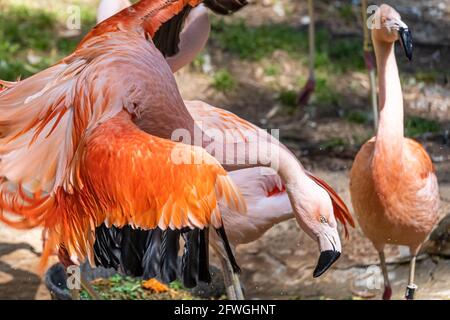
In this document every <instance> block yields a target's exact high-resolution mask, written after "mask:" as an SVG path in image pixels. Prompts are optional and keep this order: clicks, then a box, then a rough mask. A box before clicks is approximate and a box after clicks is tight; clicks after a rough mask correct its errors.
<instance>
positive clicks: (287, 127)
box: [0, 0, 450, 299]
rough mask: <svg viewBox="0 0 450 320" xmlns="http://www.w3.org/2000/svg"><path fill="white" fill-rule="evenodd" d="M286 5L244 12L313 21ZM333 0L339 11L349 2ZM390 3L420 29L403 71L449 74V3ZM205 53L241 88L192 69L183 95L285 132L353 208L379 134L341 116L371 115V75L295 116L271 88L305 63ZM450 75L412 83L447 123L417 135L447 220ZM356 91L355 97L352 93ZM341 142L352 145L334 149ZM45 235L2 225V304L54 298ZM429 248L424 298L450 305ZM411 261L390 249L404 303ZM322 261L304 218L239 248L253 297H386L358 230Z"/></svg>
mask: <svg viewBox="0 0 450 320" xmlns="http://www.w3.org/2000/svg"><path fill="white" fill-rule="evenodd" d="M278 2H280V3H282V4H283V5H285V9H286V12H290V14H287V16H277V15H276V14H274V12H275V11H276V10H275V9H274V8H276V5H277V4H276V3H277V0H264V1H256V3H257V4H256V5H253V6H251V8H252V10H251V11H243V12H242V13H239V17H240V18H245V20H246V22H247V23H249V24H254V25H259V24H262V23H267V22H275V23H276V22H280V21H288V22H289V23H290V24H292V25H299V24H300V22H299V21H300V20H299V17H303V16H304V15H305V14H306V7H305V2H304V1H291V2H289V3H288V2H287V1H284V0H280V1H278ZM318 2H319V5H318V16H319V20H320V21H321V22H320V23H321V24H324V25H325V26H326V27H328V28H329V30H330V32H332V33H333V34H334V35H335V36H343V35H344V36H351V37H360V34H359V31H358V25H357V21H355V22H354V23H351V22H350V23H344V22H342V19H332V18H333V14H335V11H334V9H333V8H330V6H327V5H325V4H324V3H326V2H325V1H318ZM334 2H335V4H336V5H335V6H334V7H339V6H338V4H339V3H341V4H342V3H344V1H334ZM375 2H376V1H375ZM388 2H389V1H388ZM438 2H439V3H438ZM390 3H393V4H395V5H398V6H400V8H399V9H401V10H400V11H401V13H402V14H405V15H407V17H408V19H409V20H410V21H411V23H412V24H413V25H414V24H415V23H416V24H417V26H419V27H418V28H417V29H418V30H419V31H420V32H419V33H418V36H417V39H418V41H417V50H416V54H417V56H418V57H419V58H418V59H417V60H416V61H417V62H416V64H409V65H407V64H405V63H403V62H402V63H401V64H400V69H401V72H402V74H406V75H412V74H414V73H415V72H416V71H417V69H419V68H420V69H421V70H422V69H426V70H431V71H433V72H435V71H441V70H448V67H450V65H449V61H450V60H449V59H447V58H448V57H449V56H450V38H449V34H448V33H445V32H442V30H445V29H447V30H448V26H447V27H444V29H441V32H438V31H437V30H439V28H438V26H440V27H441V28H443V27H442V23H446V24H450V1H418V0H416V1H390ZM411 4H413V5H411ZM441 4H443V5H441ZM433 8H434V9H433ZM277 12H278V11H277ZM325 17H328V18H327V20H326V21H332V22H326V21H325ZM436 19H437V20H436ZM419 23H420V24H419ZM439 23H441V24H440V25H439ZM424 25H425V27H420V26H424ZM206 53H207V55H209V57H210V58H211V65H212V68H213V69H218V68H220V67H221V66H224V65H225V66H226V67H227V68H228V69H229V70H231V72H232V74H233V76H234V77H235V79H236V80H237V83H238V86H237V88H236V89H235V90H233V91H232V92H227V93H222V92H217V91H216V90H214V89H213V88H212V86H211V76H210V74H208V72H204V71H202V70H198V68H194V67H189V68H186V69H184V70H182V71H180V72H179V73H178V74H177V81H178V83H179V85H180V90H181V92H182V94H183V97H185V98H186V99H201V100H204V101H207V102H209V103H211V104H213V105H215V106H218V107H224V108H227V109H230V110H232V111H233V112H235V113H237V114H238V115H240V116H242V117H244V118H245V119H248V120H250V121H252V122H254V123H255V124H258V125H260V126H261V127H263V128H279V129H280V134H281V139H282V140H283V142H285V143H286V145H287V146H289V147H290V148H291V149H292V150H293V151H294V153H295V154H296V155H297V156H298V157H299V159H300V160H301V161H302V163H303V164H304V165H305V166H306V167H307V168H308V169H309V170H311V171H313V172H314V173H315V174H317V175H318V176H319V177H321V178H323V179H325V180H326V181H328V182H329V183H330V184H331V185H332V186H333V187H334V188H335V189H336V190H337V191H338V193H339V194H340V195H341V196H342V197H343V198H344V200H345V201H346V203H347V204H350V198H349V191H348V172H349V169H350V167H351V164H352V159H353V157H354V155H355V154H356V152H357V150H358V148H359V145H360V144H361V143H362V142H364V140H365V139H367V138H368V137H370V136H372V135H373V129H372V127H371V124H370V123H365V124H358V123H352V122H349V121H346V120H345V119H344V118H343V117H342V116H340V115H341V114H343V113H344V112H346V111H347V110H349V109H355V110H363V111H366V112H367V111H368V110H370V108H369V104H368V102H367V96H368V91H367V90H368V77H367V75H366V73H364V72H351V73H348V74H346V75H345V76H344V78H343V79H342V81H339V82H338V83H336V84H335V85H336V89H337V90H338V91H339V92H341V93H342V96H343V100H341V101H340V102H339V104H338V105H330V106H329V107H328V108H320V109H319V108H314V101H313V103H312V104H313V105H312V106H310V107H308V108H307V109H305V110H296V111H295V112H294V113H289V114H287V113H286V112H283V111H282V109H283V107H282V106H280V105H279V103H278V101H277V99H276V98H275V96H276V91H275V90H274V89H273V85H272V84H273V82H274V81H276V82H277V86H282V87H287V88H290V89H293V90H296V89H297V87H296V80H295V79H296V78H297V76H298V75H299V74H306V69H305V66H304V64H300V63H299V62H298V61H296V60H295V59H293V58H292V57H289V56H288V55H286V54H285V53H284V52H275V53H274V54H273V56H272V57H271V58H270V59H266V60H263V61H259V62H249V61H242V60H237V59H232V57H231V56H230V55H229V54H228V53H226V52H225V53H223V52H220V51H219V50H217V48H215V47H214V43H212V44H210V45H209V47H208V49H207V52H206ZM446 57H447V58H446ZM271 61H277V62H279V63H280V65H281V75H280V76H278V77H277V78H276V79H273V78H271V77H270V76H267V75H264V70H263V68H264V66H266V65H267V64H270V63H271ZM447 77H448V73H447V74H446V73H445V71H443V72H440V73H439V76H438V77H437V79H436V81H433V82H432V83H422V82H415V81H409V82H408V81H407V82H406V83H404V96H405V102H406V105H405V109H406V113H407V114H408V115H416V116H422V117H426V118H429V119H434V120H438V121H439V122H440V124H441V130H440V131H439V132H437V133H433V134H425V135H422V136H419V137H418V138H417V139H418V140H419V141H420V142H421V143H423V144H424V145H425V147H426V148H427V150H428V152H429V153H430V154H431V156H432V158H433V161H434V164H435V166H436V170H437V174H438V178H439V183H440V192H441V199H442V206H441V211H440V215H441V218H444V217H445V216H447V215H450V141H449V130H450V125H449V123H450V87H449V84H448V78H447ZM350 86H351V87H352V88H353V89H352V90H349V89H348V88H349V87H350ZM355 86H356V89H355V88H354V87H355ZM336 139H340V140H342V141H344V143H339V144H338V145H329V144H327V143H326V142H329V141H330V140H331V141H334V140H336ZM324 142H325V143H324ZM324 144H325V146H324ZM40 236H41V231H40V230H32V231H26V232H23V231H14V230H11V229H10V228H7V227H5V226H3V225H0V299H49V298H50V295H49V293H48V292H47V290H46V289H45V287H44V286H43V285H42V281H41V276H40V275H39V272H38V270H37V265H38V262H39V252H40V251H41V246H42V244H41V240H40ZM425 247H426V251H425V252H424V254H423V255H422V256H421V259H420V261H419V262H418V267H417V271H416V274H417V281H416V282H417V284H418V285H419V291H418V292H417V297H418V298H420V299H450V244H449V243H448V242H447V243H442V247H441V248H440V249H439V250H436V249H435V248H434V247H433V246H432V243H429V244H428V245H426V246H425ZM430 253H433V254H430ZM406 257H407V251H406V250H404V248H398V247H389V248H388V250H387V260H388V262H389V271H390V277H391V280H392V284H393V289H394V298H402V295H403V294H404V289H405V285H406V278H407V269H408V263H407V260H405V258H406ZM317 258H318V250H317V247H316V245H315V244H314V243H313V242H312V241H311V240H310V239H309V238H307V236H306V235H305V234H304V233H303V232H301V231H300V230H299V229H298V227H297V224H296V223H295V221H287V222H284V223H281V224H279V225H277V226H275V227H274V228H272V229H271V230H270V231H269V232H268V233H267V234H265V235H264V236H263V237H262V238H261V239H260V240H258V241H256V242H254V243H251V244H249V245H245V246H241V247H240V248H239V249H238V261H239V262H240V265H241V266H242V268H243V273H242V281H243V283H244V287H245V291H246V295H247V297H249V298H255V299H256V298H276V299H277V298H278V299H280V298H281V299H282V298H293V299H327V298H330V299H350V298H352V297H354V295H353V292H355V291H358V292H359V293H362V292H363V291H364V290H367V292H366V293H367V294H368V296H369V295H370V294H376V296H375V298H379V297H380V291H379V290H377V285H376V284H377V283H376V282H377V281H375V282H374V281H373V279H375V280H376V279H378V277H377V276H375V278H374V277H367V276H369V275H370V274H371V273H375V274H376V272H377V270H378V269H377V268H376V267H373V265H374V264H376V263H377V262H378V260H377V255H376V252H375V250H374V249H373V247H372V245H371V244H370V242H369V241H368V240H367V239H366V238H365V237H364V236H363V235H362V233H361V231H360V230H359V229H358V228H356V229H354V230H351V232H350V238H349V239H348V240H344V241H343V255H342V257H341V259H340V260H339V262H338V263H337V264H336V265H335V267H334V268H333V269H332V270H330V271H329V272H327V273H326V274H325V275H324V276H322V277H321V278H319V279H313V278H312V271H313V268H314V266H315V263H316V261H317ZM371 266H372V267H371ZM373 282H374V283H373ZM368 287H369V289H368ZM352 291H353V292H352Z"/></svg>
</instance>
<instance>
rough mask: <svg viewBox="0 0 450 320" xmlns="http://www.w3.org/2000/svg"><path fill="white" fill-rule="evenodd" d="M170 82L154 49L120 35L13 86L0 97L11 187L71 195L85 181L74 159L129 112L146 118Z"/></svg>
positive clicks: (6, 180)
mask: <svg viewBox="0 0 450 320" xmlns="http://www.w3.org/2000/svg"><path fill="white" fill-rule="evenodd" d="M155 65H158V66H159V65H161V66H163V67H164V66H165V69H164V68H162V67H160V68H155ZM163 71H165V73H164V72H163ZM153 74H156V76H155V77H153V78H152V75H153ZM166 74H167V77H169V79H168V81H170V80H171V78H170V77H172V75H171V72H170V68H169V67H168V66H167V65H166V64H165V62H164V59H163V57H162V56H161V54H160V53H159V52H158V51H157V49H156V48H155V47H154V46H152V45H149V43H148V42H147V41H146V40H145V39H143V38H141V37H139V36H133V35H129V34H126V33H124V32H121V33H120V32H118V33H115V34H114V36H113V37H112V36H110V35H105V36H103V37H99V38H95V39H92V40H91V41H90V42H89V43H87V44H86V45H85V46H84V47H83V48H81V49H79V50H77V51H76V52H75V53H74V54H72V55H71V56H69V57H67V58H66V59H64V60H63V61H62V62H60V63H59V64H57V65H55V66H53V67H50V68H49V69H47V70H44V71H42V72H40V73H38V74H36V75H34V76H32V77H30V78H28V79H25V80H23V81H20V82H17V83H15V84H13V83H4V82H2V84H3V85H5V86H6V90H3V91H2V92H1V93H0V159H1V161H0V177H1V178H2V180H3V184H8V185H9V187H13V188H17V186H18V185H19V184H20V185H21V186H22V187H23V188H24V189H25V190H26V191H28V192H41V193H53V192H55V190H56V189H57V188H58V187H59V186H63V187H64V189H65V190H66V191H69V192H70V190H71V189H72V188H73V187H74V184H75V183H76V181H77V179H76V176H74V171H73V164H74V163H75V162H74V159H76V158H77V157H78V156H79V147H80V146H81V145H82V144H83V143H84V139H85V136H86V134H87V133H89V132H90V131H92V130H93V129H94V128H95V127H96V126H97V124H98V123H100V122H103V121H105V120H107V119H110V118H111V117H113V116H115V115H116V114H117V113H119V112H120V111H121V110H123V109H126V110H128V111H130V112H132V113H139V110H138V109H139V108H140V107H142V105H148V104H149V103H147V104H146V102H147V101H148V100H149V99H153V100H155V99H156V98H152V97H154V95H152V94H151V92H155V91H158V85H159V86H162V85H163V83H162V81H160V79H161V78H162V77H166ZM142 79H145V81H143V80H142ZM152 81H153V82H152ZM152 89H153V90H154V91H151V90H152ZM153 100H152V101H153ZM150 104H151V103H150Z"/></svg>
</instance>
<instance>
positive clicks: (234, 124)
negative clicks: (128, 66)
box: [98, 0, 354, 299]
mask: <svg viewBox="0 0 450 320" xmlns="http://www.w3.org/2000/svg"><path fill="white" fill-rule="evenodd" d="M217 2H219V1H217ZM226 2H227V1H225V3H226ZM105 3H111V2H110V1H106V0H104V1H103V2H102V3H101V4H100V7H99V12H98V20H99V21H102V18H103V17H110V16H112V15H114V14H115V13H116V11H115V10H116V8H115V7H114V6H105V5H104V4H105ZM100 11H101V12H100ZM229 12H230V11H227V12H226V13H229ZM222 13H223V12H222ZM183 18H185V22H184V27H183V29H182V31H181V32H180V29H179V28H177V26H179V25H180V23H177V24H173V23H172V26H171V27H172V28H173V29H175V30H170V29H168V28H166V26H163V27H162V28H165V30H166V33H167V34H169V35H171V36H172V37H173V36H175V37H176V35H177V33H180V35H179V37H180V41H179V42H180V45H179V48H178V49H179V50H172V51H178V53H177V54H175V55H174V56H171V57H167V58H166V59H167V62H168V64H169V65H170V66H171V68H172V71H173V72H176V71H177V70H179V69H180V68H181V67H183V66H185V65H186V64H188V63H190V62H191V61H192V60H193V59H194V57H195V56H196V54H197V53H198V52H200V51H201V50H202V49H203V47H204V45H205V43H206V39H207V38H208V35H209V31H210V26H209V20H208V14H207V10H206V8H205V7H204V6H202V5H200V6H198V7H196V8H194V9H192V11H191V12H190V13H188V15H187V16H185V17H183ZM169 27H170V25H169ZM155 44H156V45H157V46H158V44H157V43H156V42H155ZM158 48H159V49H160V50H162V51H163V52H166V50H165V48H160V47H158ZM184 103H185V105H186V107H187V110H188V111H189V113H190V114H191V116H192V117H193V119H194V120H195V121H196V122H197V123H198V124H199V126H203V129H204V130H205V131H208V130H226V129H231V130H235V131H236V133H237V134H238V135H240V136H244V135H246V134H247V135H250V136H252V137H256V136H262V138H263V139H269V140H270V139H271V138H268V137H267V134H265V133H264V132H263V131H262V130H261V129H259V128H257V127H256V126H254V125H252V124H250V123H248V122H246V121H245V120H242V119H239V118H238V117H237V116H235V115H234V114H232V113H230V112H227V111H225V110H223V109H219V108H214V107H212V106H210V105H208V104H206V103H204V102H202V101H184ZM272 140H273V139H272ZM273 143H274V144H279V142H278V141H273ZM281 147H282V148H284V149H285V147H284V146H281ZM287 155H288V157H289V158H292V156H291V155H290V154H289V153H287ZM266 172H267V171H266ZM251 174H254V177H251V176H249V175H251ZM271 175H274V177H270V176H271ZM308 175H309V176H310V177H313V179H315V181H316V182H318V181H320V183H319V184H320V186H321V187H322V188H324V189H326V190H327V191H329V192H330V195H332V197H333V206H334V207H335V209H334V210H335V214H336V215H340V216H339V218H340V220H341V222H343V223H345V222H346V220H348V221H349V222H350V224H351V225H354V224H353V220H352V219H351V216H350V215H349V213H348V210H347V208H346V206H345V204H344V203H343V201H342V200H341V199H340V198H339V197H338V196H337V195H336V194H335V193H334V191H333V190H332V189H331V188H330V187H329V186H328V185H326V183H325V182H323V181H321V180H319V179H317V178H315V177H314V176H312V175H311V174H308ZM230 176H231V177H232V178H233V180H236V181H239V182H240V183H239V184H238V187H239V188H240V187H241V186H243V188H244V189H245V190H247V191H248V192H249V193H248V194H246V196H245V198H246V200H247V201H246V202H247V204H248V205H249V202H250V203H251V204H254V205H249V208H248V217H251V218H249V219H231V218H230V219H227V221H228V222H229V225H228V226H227V227H228V228H229V229H232V230H239V232H240V234H241V236H239V237H231V239H235V240H231V241H232V242H233V243H235V244H236V245H237V244H239V243H248V242H251V241H254V240H256V239H257V238H259V237H260V236H261V235H262V234H263V233H264V232H265V231H266V230H268V229H269V228H270V227H272V226H273V225H275V224H276V223H277V222H280V221H284V220H285V219H289V218H291V217H293V215H292V209H291V206H290V203H289V200H288V196H287V194H286V192H285V191H283V192H281V191H280V192H281V193H282V195H283V196H282V197H281V198H278V197H273V198H270V199H267V194H266V192H265V191H267V190H265V191H264V190H262V189H261V188H260V185H261V184H263V185H265V183H266V184H269V186H268V188H269V187H270V188H272V189H274V188H275V186H273V185H271V183H272V184H273V182H274V181H278V186H280V185H281V180H279V179H280V178H279V177H278V176H277V175H276V174H275V172H272V173H271V174H270V175H268V176H262V175H261V174H259V171H258V170H255V169H253V170H252V169H250V170H239V171H236V172H232V173H230ZM241 176H243V177H244V178H242V177H241ZM275 177H278V180H277V179H276V178H275ZM252 178H253V179H252ZM246 181H252V182H253V184H250V185H249V186H248V185H247V184H246V183H245V182H246ZM240 189H241V188H240ZM272 189H271V190H272ZM251 190H253V192H254V193H252V192H251ZM271 192H272V191H270V190H269V194H270V193H271ZM278 199H283V200H284V201H285V203H284V206H281V208H284V207H289V209H282V210H281V211H280V210H277V209H276V206H275V205H269V207H270V208H271V210H267V209H266V210H264V208H261V207H260V205H261V203H262V202H264V201H268V202H270V201H279V200H278ZM250 200H251V201H250ZM281 208H280V209H281ZM269 211H270V212H269ZM221 212H223V213H224V216H227V217H228V216H231V214H230V211H229V208H226V207H221ZM258 217H259V218H258ZM262 217H266V218H265V219H262ZM254 219H256V220H258V219H259V220H260V223H256V224H255V223H253V222H252V220H254ZM298 220H299V222H300V221H301V223H300V226H301V228H302V229H304V230H305V231H306V232H307V233H308V234H309V235H311V236H312V237H313V239H316V240H318V239H319V238H320V237H319V238H318V237H317V233H314V232H313V231H312V230H314V229H317V228H316V226H315V224H319V222H318V221H317V220H316V219H313V220H311V217H307V218H306V217H304V216H298ZM305 220H306V221H308V220H309V221H312V225H311V222H310V223H309V224H308V223H305ZM237 222H240V224H237ZM328 231H329V232H331V233H333V232H334V233H333V234H331V233H329V234H326V232H325V231H323V232H322V235H324V236H325V237H329V238H330V239H333V238H334V239H337V240H336V241H337V242H336V243H333V244H332V245H330V243H329V242H328V243H327V242H326V241H323V240H321V241H318V242H319V248H320V249H321V252H325V251H328V250H330V249H332V248H339V249H336V250H337V251H339V252H340V240H339V237H338V234H337V231H336V230H335V229H333V228H332V229H330V230H328ZM101 233H102V239H99V240H101V241H103V242H105V243H104V244H101V245H100V242H101V241H99V246H102V248H103V249H107V248H109V249H108V250H106V252H105V250H99V251H100V252H99V256H101V257H102V258H101V259H99V260H100V263H101V262H104V264H103V266H105V267H113V268H116V269H118V268H122V269H124V271H125V273H128V274H132V275H135V276H142V275H144V277H145V278H148V277H150V275H151V276H155V275H156V274H157V273H158V272H157V271H156V270H155V267H154V266H150V268H153V269H152V271H151V272H149V271H145V269H148V268H149V266H145V265H143V261H142V260H143V256H144V254H145V252H153V251H154V250H153V248H151V247H148V246H147V239H148V238H149V237H150V238H151V237H155V235H154V232H142V231H131V230H129V228H128V229H127V230H122V231H121V230H118V229H114V230H110V229H106V228H103V230H101ZM149 234H150V235H149ZM322 237H323V236H322ZM131 239H132V240H131ZM237 239H239V240H237ZM139 242H141V243H140V244H136V243H139ZM132 243H134V244H135V245H136V246H137V248H136V247H134V244H133V245H132ZM211 244H212V247H213V248H214V249H215V251H216V252H217V253H218V256H219V257H221V263H222V270H223V272H224V278H225V282H226V287H227V293H228V297H229V298H231V299H242V298H243V294H242V291H241V288H240V283H239V281H238V278H237V275H236V274H235V273H233V269H232V268H231V266H230V265H229V263H228V262H227V260H226V259H225V257H226V256H225V255H224V252H223V248H221V247H220V245H219V244H218V242H217V241H215V242H212V243H211ZM130 246H133V247H132V248H130ZM119 248H120V249H119ZM118 249H119V250H118ZM336 250H334V251H336ZM102 251H103V252H102ZM128 252H138V253H139V254H137V255H136V256H134V255H131V256H132V257H131V262H130V261H125V260H124V258H121V255H122V254H126V256H127V258H128V259H130V256H129V254H128ZM110 256H114V259H111V258H110ZM326 256H327V254H324V255H323V256H322V257H321V258H320V259H321V260H322V261H327V263H325V264H323V263H318V267H317V268H316V271H315V272H314V275H315V276H316V277H317V276H319V275H321V274H322V273H323V272H325V271H326V270H327V269H328V268H329V267H330V266H331V264H332V262H334V261H333V259H330V258H328V259H325V257H326ZM337 256H338V255H336V256H335V258H336V257H337ZM320 259H319V260H320ZM336 259H337V258H336ZM120 261H122V262H120ZM136 266H137V267H136ZM157 266H158V264H157V263H156V268H157ZM164 280H165V281H169V280H170V279H167V278H166V279H164Z"/></svg>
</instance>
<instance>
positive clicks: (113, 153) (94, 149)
mask: <svg viewBox="0 0 450 320" xmlns="http://www.w3.org/2000/svg"><path fill="white" fill-rule="evenodd" d="M177 157H181V158H182V159H183V160H186V161H185V162H180V163H178V162H177V161H178V160H177V159H179V158H177ZM76 161H77V164H76V165H75V172H76V174H75V175H76V177H77V179H78V183H77V184H76V187H74V188H73V189H72V190H71V192H68V191H66V190H64V188H62V187H60V188H58V189H57V190H56V192H55V193H54V194H49V195H40V194H32V195H27V193H26V192H23V190H22V189H21V188H19V189H18V190H17V191H8V190H5V189H3V190H2V193H1V202H0V205H1V209H2V212H4V211H8V212H10V213H12V214H14V215H15V216H18V217H20V220H17V219H16V220H14V221H12V220H10V219H8V218H7V217H6V216H5V215H4V214H2V215H1V216H0V219H1V220H3V221H4V222H6V223H8V224H10V225H13V226H16V227H23V228H30V227H33V226H35V225H43V226H44V228H45V229H46V232H47V242H46V245H45V250H44V254H43V263H45V262H46V259H47V258H48V256H49V254H50V253H51V252H53V251H54V250H55V249H58V248H59V247H60V246H64V248H65V249H66V250H67V252H68V255H69V256H70V257H75V258H76V260H78V261H83V260H84V259H85V258H86V257H88V258H89V259H90V261H91V262H93V261H94V251H93V248H92V246H93V244H94V241H95V237H94V236H95V229H96V227H98V226H99V225H101V224H102V223H105V224H106V225H107V226H113V225H114V226H117V227H123V226H126V225H129V226H131V227H134V228H141V229H155V228H159V229H160V230H168V229H170V230H191V229H195V230H204V229H205V228H206V227H208V226H210V225H212V226H213V227H214V228H216V229H217V230H220V231H221V230H222V229H221V228H222V222H221V217H220V212H219V209H218V207H217V201H219V200H221V199H222V198H223V199H224V200H225V201H226V203H227V205H228V206H230V207H231V208H234V210H236V211H237V212H245V210H246V206H245V201H244V199H243V198H242V196H241V194H240V192H239V191H238V190H237V188H236V187H235V185H234V184H233V182H232V181H231V180H230V178H229V177H228V176H227V174H226V172H225V171H224V169H223V168H222V167H221V166H220V165H219V163H218V162H217V161H216V160H215V159H214V158H212V157H211V156H210V155H209V154H207V153H206V151H204V150H203V149H201V148H198V147H193V146H189V145H184V144H180V143H175V142H172V141H169V140H164V139H160V138H157V137H154V136H150V135H148V134H146V133H144V132H142V131H141V130H139V129H138V128H137V127H136V126H135V125H134V124H133V122H132V121H131V117H130V115H129V114H128V113H127V112H125V111H124V112H121V113H120V114H118V115H117V116H115V117H113V118H111V119H110V120H107V121H105V122H103V123H102V124H99V125H98V126H97V127H96V128H95V129H94V130H93V131H92V133H91V134H89V136H88V137H87V138H86V141H85V145H84V147H82V150H81V151H80V157H79V158H78V159H77V160H76ZM18 199H20V200H18ZM196 232H200V231H196ZM221 232H222V231H221ZM195 236H196V237H200V236H199V235H195ZM199 239H202V238H201V237H200V238H199ZM198 241H200V240H198ZM198 241H197V242H198ZM204 241H205V240H204V239H203V242H204ZM203 247H204V246H203ZM206 247H207V246H206Z"/></svg>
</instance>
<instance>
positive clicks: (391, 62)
mask: <svg viewBox="0 0 450 320" xmlns="http://www.w3.org/2000/svg"><path fill="white" fill-rule="evenodd" d="M374 47H375V54H376V58H377V70H378V86H379V101H380V102H379V108H380V122H379V125H378V130H377V135H376V142H375V152H374V158H373V168H374V170H375V175H374V177H375V179H376V180H378V182H379V184H380V185H384V184H386V187H392V185H393V184H395V182H396V181H398V175H399V174H400V173H401V172H402V169H403V163H402V159H403V139H404V132H403V130H404V129H403V95H402V88H401V84H400V77H399V73H398V67H397V61H396V59H395V52H394V43H386V42H380V41H376V40H374Z"/></svg>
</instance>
